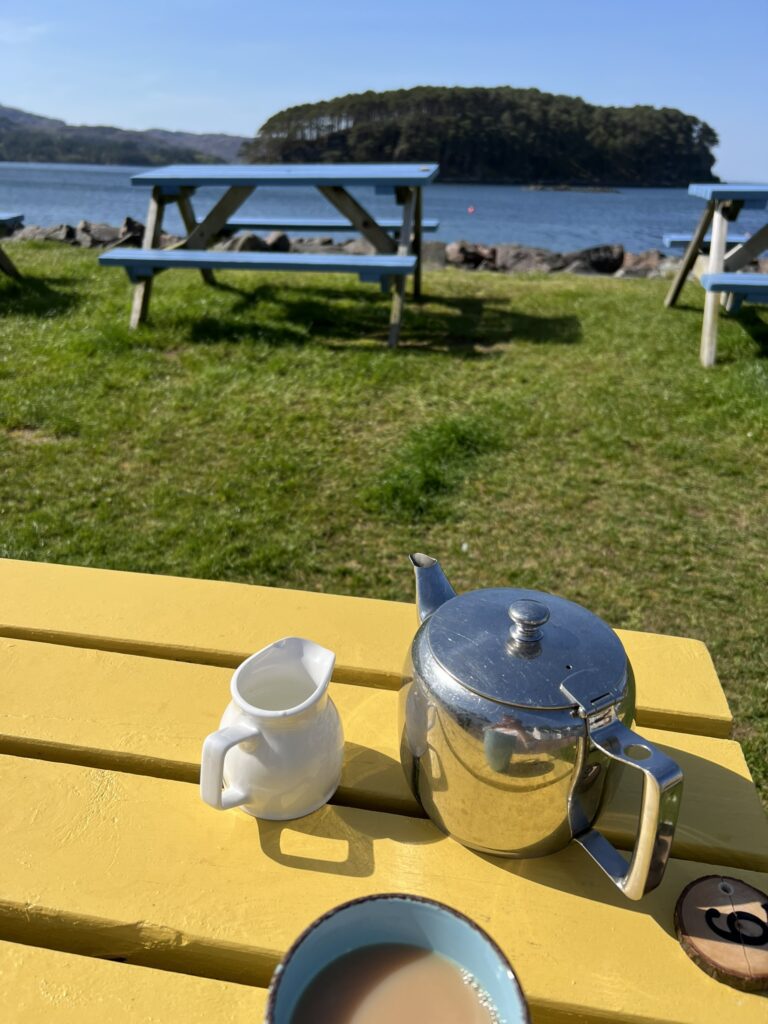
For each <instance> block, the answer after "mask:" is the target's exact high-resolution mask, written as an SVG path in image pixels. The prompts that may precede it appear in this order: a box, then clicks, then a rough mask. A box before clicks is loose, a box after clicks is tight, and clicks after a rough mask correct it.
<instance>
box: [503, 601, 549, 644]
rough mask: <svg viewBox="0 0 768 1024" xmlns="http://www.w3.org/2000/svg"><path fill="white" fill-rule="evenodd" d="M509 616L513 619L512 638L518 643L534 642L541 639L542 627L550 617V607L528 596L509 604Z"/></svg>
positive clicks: (510, 633) (510, 631) (510, 634)
mask: <svg viewBox="0 0 768 1024" xmlns="http://www.w3.org/2000/svg"><path fill="white" fill-rule="evenodd" d="M509 617H510V619H512V627H511V628H510V630H509V636H510V640H512V641H513V642H514V643H516V644H519V643H524V644H526V643H527V644H534V643H538V642H539V640H541V637H542V632H541V627H542V626H543V625H544V623H545V622H546V621H547V620H548V619H549V608H547V606H546V605H545V604H542V603H541V601H532V600H529V599H527V598H526V599H523V600H521V601H513V602H512V604H511V605H510V606H509Z"/></svg>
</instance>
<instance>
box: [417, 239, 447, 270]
mask: <svg viewBox="0 0 768 1024" xmlns="http://www.w3.org/2000/svg"><path fill="white" fill-rule="evenodd" d="M421 259H422V262H423V263H424V265H425V266H427V267H444V266H445V243H444V242H422V243H421Z"/></svg>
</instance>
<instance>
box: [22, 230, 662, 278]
mask: <svg viewBox="0 0 768 1024" xmlns="http://www.w3.org/2000/svg"><path fill="white" fill-rule="evenodd" d="M143 234H144V225H143V224H142V223H141V222H139V221H137V220H134V219H133V218H131V217H126V218H125V220H124V221H123V223H122V224H121V225H120V226H119V227H118V226H116V225H113V224H107V223H94V222H91V221H87V220H81V221H80V222H79V223H78V224H77V225H72V224H56V225H51V226H41V225H37V224H30V225H27V226H26V227H21V228H17V229H16V230H15V231H9V232H8V233H7V234H6V235H5V237H4V239H3V241H5V242H23V241H45V242H59V243H61V244H65V245H70V246H74V247H76V248H81V249H111V248H115V247H117V246H130V247H140V246H141V244H142V238H143ZM180 241H182V239H181V237H180V236H178V235H171V234H164V235H163V236H162V238H161V246H163V247H167V246H169V245H174V244H176V243H178V242H180ZM213 248H214V249H224V250H230V251H235V252H249V251H250V252H270V251H271V252H304V253H312V252H326V253H331V252H339V253H349V254H355V255H368V254H371V253H373V252H375V250H374V248H373V246H372V245H370V243H369V242H367V241H365V239H362V238H352V239H350V240H348V241H345V242H338V241H336V240H335V239H334V238H333V237H332V236H330V235H328V236H320V237H309V238H302V237H289V236H288V235H287V234H286V233H285V232H283V231H273V232H272V233H271V234H270V235H267V236H266V237H261V236H259V235H256V234H255V233H253V232H250V231H244V232H239V233H237V234H235V233H232V234H230V235H223V236H222V237H221V238H220V239H219V241H217V242H216V243H215V245H214V246H213ZM422 259H423V262H424V266H425V268H431V269H437V268H444V267H454V268H456V269H459V270H463V271H478V270H481V271H487V272H492V273H504V274H519V273H546V274H550V273H567V274H593V275H600V276H612V277H667V276H669V275H671V274H673V273H674V272H675V270H676V269H677V267H678V266H679V265H680V257H676V256H670V255H669V254H666V253H664V252H663V251H662V250H661V249H647V250H645V251H643V252H639V253H631V252H627V251H626V250H625V249H624V247H623V246H622V245H620V244H603V245H593V246H588V247H587V248H584V249H578V250H574V251H572V252H565V253H562V252H557V251H555V250H552V249H545V248H542V247H539V246H533V245H523V244H521V243H518V242H508V243H504V244H499V245H485V244H483V243H482V242H470V241H466V240H459V241H455V242H435V241H427V242H423V243H422Z"/></svg>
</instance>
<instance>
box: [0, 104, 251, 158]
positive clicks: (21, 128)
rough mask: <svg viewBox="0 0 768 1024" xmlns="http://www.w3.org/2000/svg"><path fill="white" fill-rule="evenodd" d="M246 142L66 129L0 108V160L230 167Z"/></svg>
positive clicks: (95, 127)
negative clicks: (188, 164)
mask: <svg viewBox="0 0 768 1024" xmlns="http://www.w3.org/2000/svg"><path fill="white" fill-rule="evenodd" d="M246 141H247V140H246V139H244V138H241V137H240V136H237V135H215V134H208V135H195V134H193V133H192V132H171V131H164V130H163V129H161V128H150V129H149V130H147V131H143V132H139V131H125V130H124V129H122V128H110V127H108V126H103V125H69V124H66V122H64V121H60V120H57V119H56V118H52V117H43V116H41V115H40V114H30V113H28V112H27V111H25V110H17V109H16V108H15V107H5V106H2V105H0V160H29V161H40V162H50V163H87V164H138V165H155V164H170V163H232V162H233V161H235V160H236V159H237V155H238V153H239V151H240V147H241V146H242V144H243V143H244V142H246Z"/></svg>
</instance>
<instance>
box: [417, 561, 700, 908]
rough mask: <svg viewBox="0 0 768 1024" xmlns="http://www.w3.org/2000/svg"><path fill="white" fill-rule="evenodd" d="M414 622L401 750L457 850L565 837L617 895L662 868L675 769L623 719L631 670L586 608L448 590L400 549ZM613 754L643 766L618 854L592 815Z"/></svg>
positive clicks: (649, 882) (525, 596) (520, 593)
mask: <svg viewBox="0 0 768 1024" xmlns="http://www.w3.org/2000/svg"><path fill="white" fill-rule="evenodd" d="M411 562H412V564H413V567H414V570H415V573H416V592H417V604H418V612H419V618H420V619H421V626H420V627H419V629H418V632H417V633H416V636H415V638H414V640H413V644H412V647H411V658H410V661H409V665H408V668H407V669H406V673H405V676H404V680H403V686H402V688H401V691H400V726H401V760H402V763H403V767H404V769H405V772H406V776H407V778H408V781H409V783H410V785H411V788H412V790H413V792H414V794H415V796H416V797H417V799H418V800H419V801H420V802H421V804H422V806H423V807H424V810H425V811H426V812H427V814H429V816H430V818H432V820H433V821H434V822H435V823H436V824H437V825H439V826H440V828H442V829H443V830H444V831H445V832H447V833H448V834H449V835H451V836H453V838H454V839H457V840H458V841H459V842H461V843H463V844H464V845H465V846H469V847H472V848H473V849H476V850H481V851H483V852H485V853H492V854H497V855H501V856H507V857H538V856H542V855H544V854H548V853H553V852H554V851H556V850H559V849H561V848H562V847H564V846H566V845H567V843H569V842H570V840H571V839H575V840H576V842H577V843H580V844H581V846H583V847H584V849H585V850H586V851H587V853H588V854H590V856H591V857H592V858H593V859H594V860H595V861H596V862H597V863H598V864H599V865H600V867H601V868H602V869H603V870H604V871H605V872H606V874H607V875H608V876H609V877H610V878H611V879H612V880H613V881H614V882H615V884H616V885H617V886H618V887H619V889H621V891H622V892H623V893H624V895H625V896H627V897H628V898H629V899H634V900H636V899H640V897H641V896H643V895H644V894H645V893H646V892H649V891H650V890H651V889H654V888H655V887H656V886H657V885H658V884H659V882H660V881H661V878H662V876H663V874H664V869H665V867H666V863H667V859H668V857H669V852H670V848H671V845H672V837H673V835H674V831H675V823H676V821H677V814H678V809H679V805H680V798H681V796H682V786H683V776H682V772H681V771H680V768H679V767H678V765H677V764H675V762H674V761H672V760H671V759H670V758H669V757H667V756H666V754H663V753H661V751H660V750H657V749H656V748H655V747H654V746H653V745H652V744H651V743H649V742H648V741H647V740H646V739H644V738H643V737H642V736H639V735H638V734H637V733H635V732H632V730H631V729H629V728H628V727H627V724H628V723H631V721H632V718H633V715H634V679H633V676H632V671H631V667H630V665H629V662H628V660H627V656H626V653H625V651H624V648H623V646H622V644H621V641H620V640H619V638H618V637H617V636H616V634H615V633H614V632H613V630H612V629H611V628H610V627H609V626H608V625H607V624H606V623H605V622H603V621H602V619H599V618H598V617H597V616H596V615H594V614H593V613H592V612H590V611H588V610H587V609H586V608H583V607H582V606H581V605H578V604H575V603H574V602H572V601H567V600H565V599H564V598H562V597H556V596H555V595H553V594H546V593H542V592H541V591H538V590H519V589H511V588H498V589H489V590H475V591H472V592H470V593H467V594H462V595H461V596H457V595H456V592H455V591H454V589H453V588H452V587H451V585H450V583H449V582H448V580H447V578H446V576H445V574H444V573H443V570H442V569H441V568H440V565H439V563H438V562H437V561H436V560H435V559H434V558H430V557H429V556H428V555H423V554H414V555H411ZM614 761H619V762H621V763H622V764H625V765H629V766H630V767H632V768H636V769H638V770H639V771H640V772H642V774H643V796H642V805H641V810H640V821H639V828H638V832H637V838H636V842H635V848H634V850H633V852H632V855H631V859H630V861H629V863H627V861H626V860H625V858H624V857H623V856H622V855H621V854H620V853H619V852H618V851H617V850H616V849H615V848H614V847H613V846H612V844H611V843H610V842H609V841H608V840H607V839H606V838H605V836H603V835H602V834H601V833H600V832H598V831H596V830H595V829H593V828H592V823H593V822H594V820H595V818H596V817H597V813H598V811H599V809H600V801H601V798H602V795H603V791H604V788H605V782H606V777H607V775H608V771H609V767H610V766H611V764H612V763H613V762H614Z"/></svg>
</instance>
